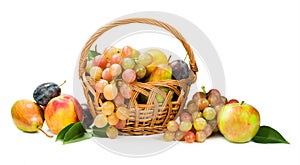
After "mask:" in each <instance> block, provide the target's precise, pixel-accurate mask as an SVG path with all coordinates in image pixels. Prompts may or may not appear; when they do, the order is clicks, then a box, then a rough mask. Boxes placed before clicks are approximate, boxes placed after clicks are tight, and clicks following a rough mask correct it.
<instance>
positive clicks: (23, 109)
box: [11, 99, 52, 137]
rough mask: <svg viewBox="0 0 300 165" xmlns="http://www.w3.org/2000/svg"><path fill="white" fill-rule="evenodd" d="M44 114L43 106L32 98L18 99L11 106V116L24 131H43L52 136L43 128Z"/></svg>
mask: <svg viewBox="0 0 300 165" xmlns="http://www.w3.org/2000/svg"><path fill="white" fill-rule="evenodd" d="M43 115H44V114H43V110H42V108H41V107H40V106H39V105H37V104H36V103H35V102H33V101H31V100H26V99H21V100H17V101H16V102H15V103H14V104H13V106H12V107H11V116H12V119H13V122H14V124H15V125H16V127H17V128H18V129H20V130H21V131H24V132H37V131H41V132H43V133H44V134H45V135H46V136H48V137H52V136H50V135H48V134H47V133H46V132H45V131H43V130H42V127H43V124H44V116H43Z"/></svg>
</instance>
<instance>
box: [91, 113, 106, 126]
mask: <svg viewBox="0 0 300 165" xmlns="http://www.w3.org/2000/svg"><path fill="white" fill-rule="evenodd" d="M106 124H107V117H106V116H105V115H104V114H98V115H97V116H96V117H95V119H94V125H95V126H96V127H98V128H103V127H104V126H106Z"/></svg>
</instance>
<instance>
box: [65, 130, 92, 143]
mask: <svg viewBox="0 0 300 165" xmlns="http://www.w3.org/2000/svg"><path fill="white" fill-rule="evenodd" d="M91 137H92V135H91V134H89V133H88V132H85V133H84V134H83V135H78V136H75V137H73V138H72V139H70V140H68V141H64V142H63V144H69V143H75V142H79V141H83V140H87V139H90V138H91Z"/></svg>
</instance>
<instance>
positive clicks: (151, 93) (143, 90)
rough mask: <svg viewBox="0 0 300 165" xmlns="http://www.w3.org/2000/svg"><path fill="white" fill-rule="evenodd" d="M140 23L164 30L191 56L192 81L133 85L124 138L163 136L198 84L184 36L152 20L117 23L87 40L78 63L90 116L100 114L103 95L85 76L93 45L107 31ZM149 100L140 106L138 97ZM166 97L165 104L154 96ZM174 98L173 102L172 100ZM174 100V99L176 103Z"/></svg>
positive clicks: (137, 19) (190, 54) (118, 21)
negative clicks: (159, 134) (141, 96)
mask: <svg viewBox="0 0 300 165" xmlns="http://www.w3.org/2000/svg"><path fill="white" fill-rule="evenodd" d="M131 23H141V24H149V25H155V26H158V27H161V28H163V29H165V30H167V31H169V32H170V33H171V34H173V35H174V36H175V37H176V38H177V39H178V40H179V41H180V42H181V43H182V45H183V47H184V48H185V50H186V51H187V55H188V56H189V60H190V61H189V64H190V74H189V77H188V78H186V79H182V80H173V79H172V80H164V81H160V82H145V83H142V82H134V83H131V84H130V86H131V88H132V89H133V95H132V97H131V99H130V100H129V104H128V105H127V106H128V108H129V109H130V117H129V119H127V120H126V126H125V127H124V128H123V129H121V130H120V132H121V133H122V134H125V135H151V134H157V133H161V132H163V131H164V130H165V128H166V125H167V123H168V122H169V121H170V120H174V119H176V118H177V116H178V115H179V112H180V111H181V110H182V109H183V108H184V106H185V103H186V100H187V96H188V93H189V90H190V86H191V84H193V83H194V82H196V72H197V71H198V68H197V65H196V61H195V58H194V53H193V51H192V49H191V47H190V45H189V44H188V43H187V42H186V40H185V39H184V38H183V36H182V35H181V34H180V33H179V32H178V31H177V30H176V29H175V28H173V27H172V26H170V25H168V24H166V23H164V22H161V21H159V20H155V19H150V18H129V19H123V20H117V21H115V22H112V23H110V24H108V25H105V26H104V27H102V28H100V29H98V30H97V31H96V32H95V33H94V34H93V35H92V36H91V38H90V39H89V40H88V42H87V43H86V45H85V46H84V49H83V50H82V52H81V56H80V61H79V78H80V81H81V83H82V87H83V90H84V95H85V97H86V99H87V104H88V106H89V108H90V111H91V114H92V115H93V117H95V116H96V115H97V114H99V113H101V105H102V104H103V102H102V100H101V99H100V94H99V93H97V92H96V91H95V90H94V85H95V81H94V80H93V79H92V78H91V77H90V76H89V74H87V73H86V70H85V68H86V62H87V57H88V52H89V50H90V48H91V46H92V44H93V43H94V42H95V41H96V40H97V39H98V38H99V37H100V36H101V35H102V34H103V33H105V32H106V31H108V30H110V29H112V28H114V27H117V26H121V25H126V24H131ZM160 87H166V88H168V89H169V92H168V93H167V94H166V93H165V92H163V91H161V90H160V89H161V88H160ZM141 94H142V95H145V96H147V97H148V100H147V102H146V103H144V104H142V103H139V102H138V101H137V100H138V99H137V98H138V97H139V95H141ZM156 94H160V95H162V96H163V98H164V101H163V103H158V102H157V100H156V98H155V95H156ZM171 97H173V99H171ZM174 98H175V99H174Z"/></svg>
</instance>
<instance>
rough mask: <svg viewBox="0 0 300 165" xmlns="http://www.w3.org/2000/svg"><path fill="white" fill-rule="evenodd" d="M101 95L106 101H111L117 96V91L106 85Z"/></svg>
mask: <svg viewBox="0 0 300 165" xmlns="http://www.w3.org/2000/svg"><path fill="white" fill-rule="evenodd" d="M103 94H104V97H105V99H106V100H113V99H114V98H116V96H117V95H118V89H117V87H116V85H114V84H108V85H106V86H105V87H104V90H103Z"/></svg>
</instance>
